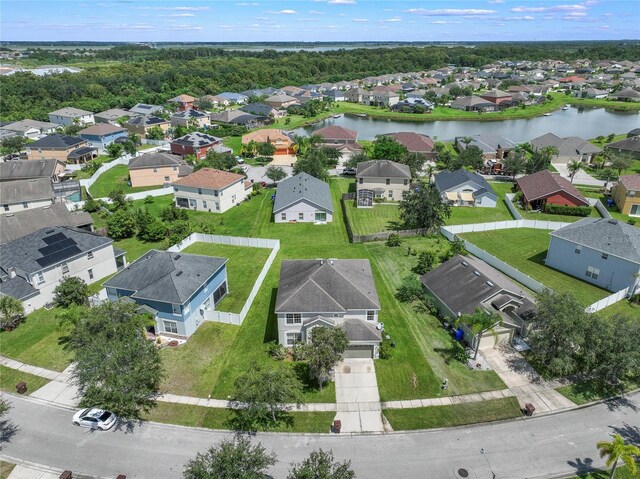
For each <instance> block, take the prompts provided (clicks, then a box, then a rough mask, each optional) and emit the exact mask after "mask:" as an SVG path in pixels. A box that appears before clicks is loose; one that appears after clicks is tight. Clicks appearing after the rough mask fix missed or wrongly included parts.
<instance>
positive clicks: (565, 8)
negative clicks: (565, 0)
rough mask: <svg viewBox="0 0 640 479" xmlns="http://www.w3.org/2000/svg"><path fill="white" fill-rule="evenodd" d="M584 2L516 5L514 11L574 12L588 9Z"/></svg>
mask: <svg viewBox="0 0 640 479" xmlns="http://www.w3.org/2000/svg"><path fill="white" fill-rule="evenodd" d="M586 9H587V7H585V6H584V5H582V4H575V5H554V6H553V7H514V8H512V9H511V11H512V12H519V13H540V12H572V11H582V10H586Z"/></svg>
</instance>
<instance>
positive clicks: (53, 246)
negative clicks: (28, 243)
mask: <svg viewBox="0 0 640 479" xmlns="http://www.w3.org/2000/svg"><path fill="white" fill-rule="evenodd" d="M61 236H62V239H61V240H59V241H57V242H55V243H50V244H49V245H48V246H45V247H44V248H39V249H38V251H39V252H40V254H41V255H42V256H48V255H50V254H51V253H54V252H56V251H60V250H61V249H64V248H68V247H69V246H75V245H76V242H75V241H74V240H73V239H71V238H67V237H66V236H65V235H61Z"/></svg>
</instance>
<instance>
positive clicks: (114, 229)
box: [107, 210, 136, 240]
mask: <svg viewBox="0 0 640 479" xmlns="http://www.w3.org/2000/svg"><path fill="white" fill-rule="evenodd" d="M107 228H108V229H109V236H110V237H111V238H113V239H114V240H121V239H125V238H131V237H132V236H133V235H134V234H135V232H136V218H135V216H134V215H133V214H132V213H131V212H129V211H127V210H118V211H116V212H115V213H113V214H112V215H111V216H109V218H107Z"/></svg>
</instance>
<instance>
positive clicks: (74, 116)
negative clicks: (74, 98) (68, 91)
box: [49, 106, 96, 126]
mask: <svg viewBox="0 0 640 479" xmlns="http://www.w3.org/2000/svg"><path fill="white" fill-rule="evenodd" d="M49 121H50V122H51V123H57V124H58V125H64V126H67V125H93V124H94V123H95V122H96V120H95V119H94V118H93V113H92V112H90V111H86V110H81V109H79V108H73V107H70V106H67V107H64V108H60V109H59V110H56V111H52V112H51V113H49Z"/></svg>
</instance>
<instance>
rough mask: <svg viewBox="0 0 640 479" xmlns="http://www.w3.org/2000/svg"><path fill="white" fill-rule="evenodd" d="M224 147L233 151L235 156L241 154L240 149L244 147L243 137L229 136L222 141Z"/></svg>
mask: <svg viewBox="0 0 640 479" xmlns="http://www.w3.org/2000/svg"><path fill="white" fill-rule="evenodd" d="M222 143H223V144H224V146H227V147H229V148H231V149H232V150H233V154H234V155H239V154H240V147H241V146H242V137H241V136H228V137H226V138H224V139H223V140H222Z"/></svg>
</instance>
